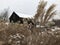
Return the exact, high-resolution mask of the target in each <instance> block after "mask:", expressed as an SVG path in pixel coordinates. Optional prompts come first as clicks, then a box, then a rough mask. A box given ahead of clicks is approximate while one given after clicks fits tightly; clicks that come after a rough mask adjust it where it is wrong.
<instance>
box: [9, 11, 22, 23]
mask: <svg viewBox="0 0 60 45" xmlns="http://www.w3.org/2000/svg"><path fill="white" fill-rule="evenodd" d="M9 20H10V22H14V23H15V22H18V21H20V23H23V18H22V17H19V16H18V15H17V14H16V13H15V12H13V13H12V15H11V16H10V17H9Z"/></svg>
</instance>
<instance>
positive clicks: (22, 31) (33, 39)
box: [0, 22, 60, 45]
mask: <svg viewBox="0 0 60 45" xmlns="http://www.w3.org/2000/svg"><path fill="white" fill-rule="evenodd" d="M0 24H2V25H0V27H1V29H0V43H1V42H2V44H0V45H60V30H56V31H51V29H50V30H48V31H41V29H40V28H33V29H31V30H29V29H28V27H26V25H23V24H18V23H9V25H6V24H5V23H4V22H3V23H2V22H1V23H0ZM3 26H4V27H6V28H4V27H3ZM27 26H28V25H27ZM2 29H3V30H2Z"/></svg>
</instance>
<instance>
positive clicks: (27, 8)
mask: <svg viewBox="0 0 60 45" xmlns="http://www.w3.org/2000/svg"><path fill="white" fill-rule="evenodd" d="M39 1H40V0H0V12H1V11H2V10H3V9H5V8H8V7H10V9H11V10H14V11H16V12H19V13H24V14H29V15H34V14H35V12H36V9H37V5H38V2H39ZM45 1H48V4H47V5H48V6H47V7H49V6H50V5H51V4H52V3H55V4H56V5H57V6H56V10H57V11H58V12H60V0H45ZM58 15H59V14H58ZM58 17H59V16H58Z"/></svg>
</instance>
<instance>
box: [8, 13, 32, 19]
mask: <svg viewBox="0 0 60 45" xmlns="http://www.w3.org/2000/svg"><path fill="white" fill-rule="evenodd" d="M12 13H13V12H12ZM12 13H10V15H9V16H8V17H10V16H11V15H12ZM15 13H16V14H17V15H18V16H19V17H23V18H33V15H28V14H23V13H18V12H15Z"/></svg>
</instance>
